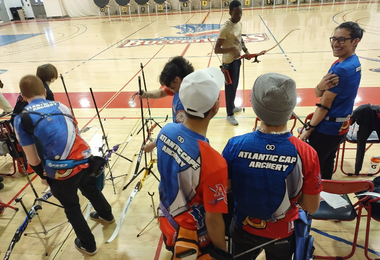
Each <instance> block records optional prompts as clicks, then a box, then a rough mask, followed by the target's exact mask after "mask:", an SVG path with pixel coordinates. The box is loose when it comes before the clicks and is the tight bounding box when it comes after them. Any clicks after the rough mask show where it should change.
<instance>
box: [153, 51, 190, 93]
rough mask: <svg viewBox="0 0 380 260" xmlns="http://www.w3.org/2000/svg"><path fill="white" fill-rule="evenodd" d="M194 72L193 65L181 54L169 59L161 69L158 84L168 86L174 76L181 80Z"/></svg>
mask: <svg viewBox="0 0 380 260" xmlns="http://www.w3.org/2000/svg"><path fill="white" fill-rule="evenodd" d="M192 72H194V67H193V65H192V64H191V63H190V62H189V61H188V60H186V59H185V58H184V57H182V56H176V57H173V58H172V59H170V60H169V61H168V62H167V63H166V64H165V67H164V69H163V70H162V71H161V75H160V79H159V80H160V84H162V85H165V86H169V85H170V82H172V81H173V80H174V79H175V78H176V77H179V78H180V79H181V80H183V78H184V77H186V76H187V75H189V74H190V73H192Z"/></svg>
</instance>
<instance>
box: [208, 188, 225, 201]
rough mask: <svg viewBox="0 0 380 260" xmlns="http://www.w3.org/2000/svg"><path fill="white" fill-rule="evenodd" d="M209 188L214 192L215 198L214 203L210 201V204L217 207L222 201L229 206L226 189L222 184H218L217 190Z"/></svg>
mask: <svg viewBox="0 0 380 260" xmlns="http://www.w3.org/2000/svg"><path fill="white" fill-rule="evenodd" d="M208 188H209V189H210V190H211V191H213V192H214V197H215V199H214V200H213V201H208V203H209V204H211V205H216V204H217V203H218V202H219V201H222V200H223V201H224V203H226V204H227V192H226V188H225V187H224V186H223V185H222V184H221V183H219V184H216V185H215V189H213V188H211V187H210V186H209V187H208Z"/></svg>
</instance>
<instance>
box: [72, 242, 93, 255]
mask: <svg viewBox="0 0 380 260" xmlns="http://www.w3.org/2000/svg"><path fill="white" fill-rule="evenodd" d="M74 244H75V248H76V249H78V251H80V252H82V253H84V254H86V255H95V254H96V252H98V249H97V248H96V246H94V248H92V249H91V250H90V249H87V248H84V247H83V245H82V241H80V239H79V238H75V240H74Z"/></svg>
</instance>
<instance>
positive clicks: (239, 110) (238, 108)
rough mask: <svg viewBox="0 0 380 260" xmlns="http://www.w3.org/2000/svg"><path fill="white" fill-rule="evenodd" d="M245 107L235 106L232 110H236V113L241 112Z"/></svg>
mask: <svg viewBox="0 0 380 260" xmlns="http://www.w3.org/2000/svg"><path fill="white" fill-rule="evenodd" d="M242 110H243V109H242V108H241V107H235V108H234V109H233V110H232V112H234V114H235V113H239V112H241V111H242Z"/></svg>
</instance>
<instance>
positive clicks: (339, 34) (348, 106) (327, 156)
mask: <svg viewBox="0 0 380 260" xmlns="http://www.w3.org/2000/svg"><path fill="white" fill-rule="evenodd" d="M363 32H364V30H363V29H361V28H360V26H359V25H358V24H357V23H354V22H345V23H342V24H340V25H339V26H338V27H337V28H335V31H334V36H332V37H330V42H331V48H332V50H333V54H334V56H335V57H338V58H339V59H338V60H337V61H335V63H334V64H333V65H332V66H331V68H330V70H329V72H328V74H327V75H325V76H324V77H323V79H322V80H321V82H320V83H319V84H318V85H317V86H316V87H315V89H314V92H315V95H316V96H317V97H321V100H320V102H319V103H318V104H316V105H317V108H316V109H315V112H314V115H313V117H312V119H311V120H310V121H309V122H308V124H307V127H306V131H304V133H303V134H302V135H301V137H300V138H301V139H302V140H304V141H306V140H307V139H308V140H309V144H310V145H311V146H312V147H313V148H314V149H315V150H316V151H317V153H318V157H319V163H320V167H321V175H322V179H331V178H332V174H333V170H334V159H335V154H336V152H337V151H338V148H339V145H340V144H341V143H342V142H344V140H345V137H346V133H347V132H348V129H349V120H350V117H351V114H352V110H353V106H354V102H355V98H356V94H357V92H358V88H359V84H360V79H361V65H360V62H359V59H358V56H356V54H355V50H356V47H357V46H358V44H359V42H360V40H361V39H362V37H363Z"/></svg>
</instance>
